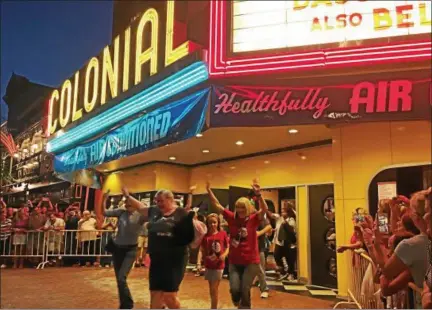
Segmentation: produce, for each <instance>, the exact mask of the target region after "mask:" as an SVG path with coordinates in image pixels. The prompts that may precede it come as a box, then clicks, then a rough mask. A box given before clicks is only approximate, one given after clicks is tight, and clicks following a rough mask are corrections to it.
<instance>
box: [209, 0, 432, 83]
mask: <svg viewBox="0 0 432 310" xmlns="http://www.w3.org/2000/svg"><path fill="white" fill-rule="evenodd" d="M431 10H432V8H431V2H430V1H425V0H423V1H421V0H419V1H402V0H401V1H365V0H349V1H346V0H344V1H325V0H319V1H305V0H301V1H291V0H290V1H270V0H266V1H253V0H246V1H224V0H212V1H211V2H210V44H209V53H208V55H209V57H208V59H209V73H210V76H211V77H213V78H214V77H231V76H248V75H251V74H266V73H270V74H274V73H282V72H293V71H299V70H310V71H312V70H317V69H323V68H325V69H334V68H343V67H348V68H352V67H353V66H373V65H380V64H390V63H396V62H397V63H401V62H422V61H428V60H430V59H431V53H430V46H431V37H430V34H431Z"/></svg>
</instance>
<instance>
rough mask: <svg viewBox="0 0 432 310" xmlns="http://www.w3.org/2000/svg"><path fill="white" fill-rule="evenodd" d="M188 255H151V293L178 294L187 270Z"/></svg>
mask: <svg viewBox="0 0 432 310" xmlns="http://www.w3.org/2000/svg"><path fill="white" fill-rule="evenodd" d="M186 263H187V254H184V255H178V254H177V255H165V254H150V271H149V284H150V291H162V292H167V293H174V292H178V290H179V287H180V284H181V282H182V281H183V277H184V274H185V270H186V268H185V267H186Z"/></svg>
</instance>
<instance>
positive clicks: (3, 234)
mask: <svg viewBox="0 0 432 310" xmlns="http://www.w3.org/2000/svg"><path fill="white" fill-rule="evenodd" d="M11 229H12V220H11V219H5V220H3V221H1V225H0V240H1V241H3V240H6V239H7V238H9V237H10V235H11Z"/></svg>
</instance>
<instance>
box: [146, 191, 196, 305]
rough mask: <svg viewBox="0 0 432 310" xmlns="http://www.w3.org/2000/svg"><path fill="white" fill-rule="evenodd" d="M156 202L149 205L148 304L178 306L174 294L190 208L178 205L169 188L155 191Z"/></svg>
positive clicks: (189, 232)
mask: <svg viewBox="0 0 432 310" xmlns="http://www.w3.org/2000/svg"><path fill="white" fill-rule="evenodd" d="M155 201H156V204H157V206H151V207H150V208H149V211H148V214H149V222H148V225H147V229H148V250H147V252H148V253H149V255H150V270H149V284H150V285H149V286H150V308H151V309H161V308H163V307H164V306H166V307H167V308H169V309H179V308H180V301H179V299H178V297H177V292H178V290H179V287H180V284H181V282H182V280H183V277H184V273H185V270H186V264H187V261H188V250H187V249H188V245H189V244H190V243H191V242H192V241H193V239H194V224H193V221H194V219H193V216H194V214H195V213H194V212H190V213H189V214H188V212H187V210H185V209H183V208H180V207H178V206H177V204H176V203H175V201H174V195H173V193H172V192H171V191H169V190H160V191H158V192H157V193H156V196H155Z"/></svg>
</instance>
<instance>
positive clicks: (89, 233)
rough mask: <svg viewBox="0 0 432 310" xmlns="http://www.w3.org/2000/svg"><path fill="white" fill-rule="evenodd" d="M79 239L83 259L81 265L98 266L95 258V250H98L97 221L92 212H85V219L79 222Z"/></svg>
mask: <svg viewBox="0 0 432 310" xmlns="http://www.w3.org/2000/svg"><path fill="white" fill-rule="evenodd" d="M78 230H79V233H78V238H79V241H80V245H81V250H80V251H79V254H80V255H82V256H83V257H82V258H81V265H82V263H83V262H85V265H86V266H90V265H91V263H93V264H94V265H96V258H95V256H94V254H95V253H94V252H95V249H96V248H97V245H96V241H97V230H96V219H94V218H92V217H91V215H90V211H87V210H86V211H84V212H83V218H82V219H80V220H79V222H78Z"/></svg>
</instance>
